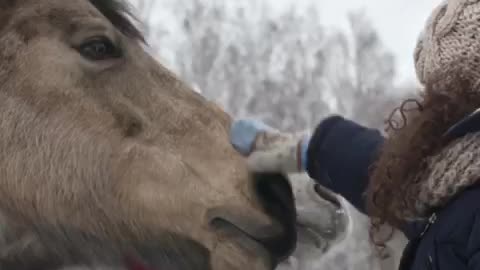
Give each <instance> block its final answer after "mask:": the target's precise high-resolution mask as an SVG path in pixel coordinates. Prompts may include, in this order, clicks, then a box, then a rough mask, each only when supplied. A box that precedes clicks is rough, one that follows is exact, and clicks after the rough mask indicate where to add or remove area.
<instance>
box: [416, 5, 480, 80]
mask: <svg viewBox="0 0 480 270" xmlns="http://www.w3.org/2000/svg"><path fill="white" fill-rule="evenodd" d="M414 57H415V68H416V72H417V76H418V79H419V80H420V82H421V83H423V84H425V83H429V82H432V80H434V79H436V78H438V77H439V76H441V74H442V71H443V72H445V70H447V69H448V70H449V71H455V72H457V71H458V72H461V73H459V74H462V76H465V79H468V80H469V81H470V82H472V83H473V84H477V83H478V82H480V0H445V1H443V2H442V4H440V6H439V7H437V8H436V9H435V10H434V11H433V13H432V14H431V15H430V17H429V19H428V21H427V23H426V26H425V29H424V31H423V33H422V34H421V35H420V37H419V39H418V43H417V47H416V49H415V56H414Z"/></svg>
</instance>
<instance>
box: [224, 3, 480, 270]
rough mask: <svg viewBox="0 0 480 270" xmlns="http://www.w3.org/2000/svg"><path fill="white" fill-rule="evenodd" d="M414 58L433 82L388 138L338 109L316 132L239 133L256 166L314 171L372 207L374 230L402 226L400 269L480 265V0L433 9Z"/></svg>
mask: <svg viewBox="0 0 480 270" xmlns="http://www.w3.org/2000/svg"><path fill="white" fill-rule="evenodd" d="M415 66H416V71H417V75H418V78H419V80H420V82H422V83H423V84H424V86H425V90H424V92H423V93H422V98H421V99H420V100H419V101H415V102H413V104H415V105H416V108H417V109H416V110H412V109H411V108H409V109H408V110H407V109H406V108H407V105H409V102H408V101H407V102H404V103H403V104H402V106H400V108H399V109H398V112H399V113H400V115H401V119H403V120H404V121H403V124H402V125H401V126H395V125H393V124H394V122H393V120H394V119H391V120H392V121H391V122H390V127H391V129H390V130H389V134H388V138H384V137H383V136H382V135H381V133H380V132H379V131H377V130H374V129H369V128H366V127H363V126H361V125H359V124H357V123H354V122H352V121H349V120H347V119H344V118H343V117H340V116H332V117H329V118H327V119H325V120H323V121H322V122H321V123H320V124H319V125H318V126H317V128H316V129H315V131H314V132H313V133H312V135H311V136H310V137H307V138H296V137H295V136H293V135H290V134H284V133H281V132H279V131H276V130H273V129H272V128H270V127H268V126H266V125H264V124H262V123H260V122H257V121H252V120H239V121H236V122H235V123H234V124H233V126H232V130H231V141H232V144H233V146H234V147H235V148H236V149H237V150H238V151H240V152H241V153H243V154H244V155H246V156H248V160H249V164H250V167H251V169H252V170H255V171H275V172H284V173H289V172H302V171H306V172H307V173H308V174H309V176H310V177H311V178H312V179H314V180H315V181H317V182H318V183H320V184H322V185H323V186H326V187H327V188H330V189H331V190H333V191H335V192H337V193H339V194H341V195H342V196H344V197H345V198H346V199H348V200H349V201H350V202H351V203H352V204H353V205H354V206H356V207H357V208H358V209H359V210H360V211H362V212H364V213H366V214H368V215H370V216H371V217H372V231H373V232H376V231H377V230H376V229H378V228H379V226H380V225H382V224H385V223H387V224H390V225H392V226H395V227H397V228H399V229H400V230H402V231H403V232H404V233H405V235H406V236H407V237H408V239H409V240H410V242H409V244H408V246H407V247H406V249H405V251H404V254H403V258H402V261H401V264H400V269H401V270H407V269H408V270H420V269H438V270H446V269H448V270H453V269H455V270H467V269H469V270H473V269H480V186H479V185H478V183H480V112H479V111H476V109H477V108H478V107H480V84H479V82H480V0H450V1H446V2H444V3H443V4H442V5H441V6H440V7H438V8H437V9H436V10H435V11H434V12H433V14H432V15H431V17H430V19H429V21H428V23H427V26H426V29H425V31H424V35H423V36H422V37H421V38H420V40H419V42H418V46H417V48H416V52H415ZM373 236H374V237H373V238H374V239H375V233H374V234H373ZM377 244H382V243H377Z"/></svg>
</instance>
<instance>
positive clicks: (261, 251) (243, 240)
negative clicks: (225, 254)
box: [210, 218, 277, 269]
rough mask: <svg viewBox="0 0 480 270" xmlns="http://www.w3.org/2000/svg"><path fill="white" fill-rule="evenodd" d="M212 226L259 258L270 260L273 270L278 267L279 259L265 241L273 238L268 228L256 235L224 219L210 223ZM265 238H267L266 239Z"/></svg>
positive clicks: (215, 219) (217, 219) (213, 220)
mask: <svg viewBox="0 0 480 270" xmlns="http://www.w3.org/2000/svg"><path fill="white" fill-rule="evenodd" d="M210 225H211V226H212V227H213V228H214V229H215V230H218V231H221V232H223V233H227V234H228V235H230V236H231V239H233V241H234V242H235V243H237V244H238V245H239V246H240V247H242V248H244V249H246V250H249V251H251V252H254V254H256V255H257V256H261V257H264V258H268V259H269V260H270V264H271V267H272V269H274V268H275V267H276V265H277V258H274V257H273V255H274V254H272V252H271V251H270V250H268V243H266V242H265V240H264V239H267V238H269V237H271V234H272V233H271V231H269V229H268V228H265V229H262V230H260V231H257V232H255V233H256V235H253V234H252V233H250V232H248V231H245V230H244V229H242V228H240V227H239V226H237V225H236V224H234V223H232V222H230V221H229V220H227V219H223V218H214V219H212V220H211V221H210ZM264 237H265V238H264Z"/></svg>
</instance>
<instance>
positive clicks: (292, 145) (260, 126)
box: [230, 119, 310, 173]
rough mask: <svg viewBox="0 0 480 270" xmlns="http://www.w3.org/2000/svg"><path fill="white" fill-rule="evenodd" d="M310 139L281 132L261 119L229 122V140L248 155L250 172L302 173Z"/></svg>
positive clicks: (305, 163) (305, 164)
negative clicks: (230, 125) (230, 124)
mask: <svg viewBox="0 0 480 270" xmlns="http://www.w3.org/2000/svg"><path fill="white" fill-rule="evenodd" d="M309 141H310V138H309V137H305V138H300V137H298V136H295V135H292V134H287V133H281V132H279V131H277V130H275V129H273V128H271V127H269V126H268V125H266V124H264V123H263V122H260V121H257V120H249V119H242V120H237V121H235V122H233V124H232V127H231V130H230V142H231V144H232V145H233V147H234V148H235V149H236V150H237V151H238V152H240V153H241V154H242V155H244V156H247V157H248V162H249V166H250V168H251V169H252V170H253V171H261V172H284V173H296V172H303V171H305V169H306V166H307V149H308V144H309Z"/></svg>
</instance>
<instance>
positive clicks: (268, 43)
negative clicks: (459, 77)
mask: <svg viewBox="0 0 480 270" xmlns="http://www.w3.org/2000/svg"><path fill="white" fill-rule="evenodd" d="M440 1H441V0H415V1H413V0H410V1H408V0H368V1H367V0H342V1H331V0H130V2H131V3H132V5H133V6H134V7H135V8H136V14H137V15H138V17H139V18H140V19H141V21H142V22H143V23H144V24H143V25H142V27H143V29H144V31H145V33H146V36H147V41H148V43H149V46H148V48H147V49H148V50H150V52H151V53H152V54H153V55H154V56H155V57H157V58H158V60H159V61H160V62H161V63H163V64H164V65H165V66H167V67H168V68H170V69H172V70H173V71H174V72H176V73H177V74H178V75H179V76H180V77H181V78H183V79H184V80H185V81H187V82H189V83H190V84H191V85H192V86H193V87H194V88H195V90H196V91H198V92H200V93H201V94H202V95H204V96H205V97H207V98H208V99H211V100H213V101H215V102H217V103H218V104H220V105H221V106H222V107H223V108H225V110H226V111H228V112H229V113H230V114H232V115H233V116H234V117H255V118H258V119H261V120H263V121H265V122H267V123H268V124H270V125H272V126H274V127H276V128H278V129H281V130H285V131H299V130H307V131H308V130H310V129H312V128H313V127H315V125H316V124H317V123H318V122H319V121H320V120H321V119H323V118H324V117H325V116H328V115H330V114H341V115H344V116H346V117H349V118H351V119H353V120H355V121H358V122H360V123H362V124H364V125H367V126H370V127H374V128H379V129H383V128H384V120H385V118H386V117H387V116H388V114H389V112H390V111H392V109H393V108H394V107H395V106H396V105H398V104H399V103H400V102H401V100H402V99H405V98H407V97H412V96H415V95H416V94H417V91H418V89H419V85H418V83H417V80H416V77H415V70H414V64H413V50H414V47H415V44H416V40H417V37H418V34H419V33H420V31H421V30H422V28H423V26H424V24H425V21H426V19H427V17H428V15H429V14H430V12H431V11H432V9H433V8H434V7H435V6H436V5H438V4H439V3H440ZM292 182H293V183H294V186H295V190H296V195H297V200H298V201H297V204H298V206H299V207H300V208H302V209H307V211H306V212H308V213H312V215H317V216H318V218H317V220H319V224H318V225H319V226H320V227H322V228H323V229H324V230H325V231H327V232H328V233H326V234H324V235H321V237H320V238H321V239H322V245H321V246H320V247H319V246H317V245H313V246H312V245H311V244H308V243H307V244H305V245H303V244H302V243H300V244H299V248H298V250H297V251H296V252H295V254H294V255H293V256H292V259H291V260H290V261H289V262H286V263H285V264H284V265H281V266H280V267H279V269H281V270H287V269H288V270H293V269H295V270H312V269H322V270H353V269H355V270H361V269H365V270H367V269H368V270H375V269H382V270H393V269H395V268H396V266H397V265H398V261H399V258H400V255H401V249H402V247H403V245H404V244H405V239H404V237H403V236H402V235H401V234H400V233H396V234H395V236H394V238H393V239H392V241H391V242H390V244H389V248H388V249H387V253H388V254H387V255H389V256H387V258H386V259H380V258H379V256H377V255H376V253H375V252H373V248H372V245H371V244H370V243H369V241H368V218H367V217H365V216H363V215H361V214H360V213H358V212H357V211H356V210H355V209H354V208H353V207H351V206H349V205H346V206H345V207H344V208H345V209H343V210H344V211H346V213H348V215H349V219H350V221H349V222H348V224H347V225H346V226H347V227H346V229H345V226H344V225H345V224H339V223H338V220H339V218H338V213H336V209H334V208H333V207H332V206H331V205H329V204H328V203H326V202H321V201H318V200H316V199H315V198H312V196H311V193H310V191H311V186H310V184H311V181H310V180H309V179H307V178H306V177H305V176H304V175H300V176H292ZM309 194H310V195H309ZM310 210H311V211H310ZM309 211H310V212H309ZM340 223H341V222H340Z"/></svg>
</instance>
